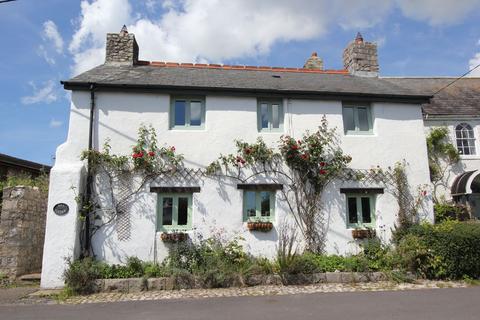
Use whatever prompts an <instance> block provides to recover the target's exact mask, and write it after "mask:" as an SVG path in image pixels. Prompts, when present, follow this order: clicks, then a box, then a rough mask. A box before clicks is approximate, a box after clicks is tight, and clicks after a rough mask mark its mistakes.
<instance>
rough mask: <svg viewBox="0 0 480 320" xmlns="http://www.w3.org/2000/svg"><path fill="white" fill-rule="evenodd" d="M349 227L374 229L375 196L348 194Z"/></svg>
mask: <svg viewBox="0 0 480 320" xmlns="http://www.w3.org/2000/svg"><path fill="white" fill-rule="evenodd" d="M346 197H347V226H348V227H349V228H366V227H373V226H374V224H375V196H373V195H363V194H362V195H356V194H347V195H346Z"/></svg>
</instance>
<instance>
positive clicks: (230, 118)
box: [42, 92, 432, 287]
mask: <svg viewBox="0 0 480 320" xmlns="http://www.w3.org/2000/svg"><path fill="white" fill-rule="evenodd" d="M205 102H206V123H205V128H204V129H203V130H170V129H169V118H168V110H169V107H170V98H169V96H168V95H164V94H141V93H137V94H133V93H128V94H126V93H106V92H99V93H97V99H96V105H97V114H96V119H97V121H96V122H95V132H96V134H95V139H96V141H95V144H96V147H97V148H98V147H100V146H101V145H102V144H103V142H104V141H105V139H107V138H109V139H110V144H111V146H112V152H113V153H120V154H127V155H128V154H131V150H132V149H131V148H132V146H133V145H134V144H135V142H136V138H137V130H138V127H139V126H140V125H141V124H142V123H143V124H152V125H153V127H154V128H155V129H156V131H157V135H158V140H159V142H160V144H162V143H165V144H167V145H174V146H175V147H176V150H177V152H178V153H180V154H183V155H184V156H185V165H186V167H205V166H206V165H208V164H209V163H210V162H212V161H213V160H215V159H217V158H218V156H219V154H220V153H223V154H226V153H231V152H233V151H234V143H233V141H234V140H235V139H243V140H245V141H250V142H253V141H254V140H255V139H256V138H257V137H258V136H261V137H263V139H264V140H265V141H266V143H267V144H268V145H270V146H272V147H275V146H276V145H277V141H278V140H279V138H280V136H281V135H282V134H290V135H293V136H294V137H298V138H300V137H301V135H302V134H303V133H304V132H305V131H306V130H311V131H314V130H316V128H317V127H318V125H319V124H320V121H321V119H322V117H323V115H326V117H327V120H328V122H329V125H330V126H332V127H336V128H337V129H338V133H339V136H340V141H341V145H342V148H343V150H344V151H345V153H347V154H350V155H351V156H352V158H353V160H352V163H351V167H352V168H358V169H369V168H372V167H376V166H377V165H378V166H380V167H382V168H386V167H390V166H393V165H394V164H395V163H396V162H397V161H401V160H402V159H405V161H406V162H407V163H408V167H407V170H408V172H407V173H408V176H409V179H410V183H411V185H412V186H418V185H423V184H428V183H429V176H428V163H427V155H426V146H425V140H424V128H423V121H422V115H421V110H420V106H419V105H414V104H394V103H374V104H372V115H373V118H374V126H373V134H372V135H369V136H366V135H361V136H345V135H344V134H343V121H342V103H341V102H340V101H319V100H316V101H315V100H299V99H284V102H283V105H284V110H285V120H284V130H283V132H275V133H259V132H258V131H257V99H256V98H255V97H231V96H228V97H227V96H207V97H206V100H205ZM89 106H90V97H89V93H88V92H73V93H72V109H71V119H70V128H69V136H68V140H67V142H66V143H65V144H64V145H62V146H61V147H59V149H58V151H57V164H56V165H55V167H54V168H53V171H52V172H53V173H54V174H53V175H52V178H51V184H55V178H58V179H63V177H62V175H66V176H67V178H70V180H71V181H73V182H74V183H76V185H81V182H80V181H81V174H80V171H79V170H80V169H79V168H80V165H81V162H80V161H79V155H80V153H81V151H82V150H84V149H86V147H87V139H88V112H89ZM57 166H58V169H57ZM69 167H71V168H72V170H71V171H68V168H69ZM57 170H58V172H60V171H61V172H62V173H61V174H60V173H59V174H58V175H55V172H57ZM64 180H65V179H64ZM157 184H159V183H158V182H157ZM194 184H195V185H199V186H200V187H201V192H200V193H195V194H194V196H193V226H194V231H192V232H191V233H192V237H197V236H199V235H200V236H202V237H204V238H205V237H209V236H211V235H219V236H221V237H225V238H229V237H233V236H242V237H243V238H244V239H245V241H244V246H245V249H246V250H248V251H249V252H251V253H253V254H256V255H262V256H267V257H272V256H273V255H274V253H275V247H276V242H277V239H278V228H279V226H280V225H281V224H282V223H283V222H284V221H285V220H288V219H289V218H290V215H289V214H288V210H287V208H286V206H285V204H284V203H283V202H281V201H280V200H279V197H277V200H276V211H275V222H274V230H272V231H271V232H268V233H261V232H249V231H247V230H246V227H245V225H244V223H243V221H242V217H243V214H242V199H243V197H242V191H240V190H237V188H236V183H235V182H234V181H228V180H226V181H220V182H219V181H218V180H214V179H209V178H208V179H204V180H202V181H197V182H195V183H194ZM352 186H355V184H352V183H350V184H349V183H339V182H337V183H335V184H334V185H331V186H330V187H329V188H328V189H327V190H326V191H325V194H324V203H325V210H326V215H327V220H326V224H327V225H328V230H329V231H328V235H327V251H328V252H329V253H339V254H348V253H352V252H355V251H356V250H358V244H357V243H356V242H355V241H353V239H352V236H351V231H350V230H348V229H347V227H346V209H345V196H344V195H342V194H340V193H339V188H340V187H352ZM65 187H66V186H65V183H64V184H63V186H62V188H63V189H61V188H57V189H56V190H53V191H52V192H51V195H50V202H56V201H57V200H58V201H60V199H62V202H68V203H72V206H73V208H72V209H75V206H74V205H73V202H71V198H72V197H73V194H72V193H71V192H68V191H66V190H65ZM148 190H149V188H148V186H147V187H145V189H144V191H145V192H142V193H141V194H140V195H139V197H138V198H137V199H136V201H135V203H133V204H132V205H131V207H130V210H129V211H130V216H129V217H127V220H128V221H127V222H126V223H124V225H126V226H127V229H128V230H127V231H125V227H122V228H118V226H116V225H115V223H113V224H109V225H108V226H106V227H104V228H102V229H101V230H100V231H98V232H97V234H96V235H95V237H94V239H93V249H94V252H95V254H96V255H97V257H98V258H100V259H103V260H105V261H107V262H108V263H121V262H125V260H126V258H127V257H128V256H137V257H139V258H140V259H142V260H161V259H162V258H163V257H165V256H166V254H167V253H168V248H166V247H165V245H164V244H163V243H162V242H161V241H160V240H159V234H156V232H155V223H156V204H157V195H156V194H154V193H150V192H149V191H148ZM52 206H53V203H49V213H48V219H49V221H50V219H51V220H52V221H55V223H60V222H59V221H60V220H59V217H57V216H55V215H54V214H53V213H52V212H51V207H52ZM397 209H398V208H397V204H396V200H395V198H394V197H393V196H392V195H391V194H389V193H385V194H382V195H378V198H377V205H376V215H377V217H376V225H377V233H378V234H379V235H380V237H381V238H383V239H385V240H387V239H389V238H390V235H391V228H392V227H393V224H394V222H395V221H396V216H395V215H396V212H397ZM74 212H75V211H72V215H71V216H70V217H69V218H66V219H65V223H69V224H71V226H70V227H69V228H70V230H73V229H75V228H76V227H75V226H74V223H73V221H72V217H74V216H75V214H74ZM422 215H423V217H425V218H427V219H430V220H431V219H432V210H431V206H430V204H429V203H428V205H427V207H426V208H424V211H423V212H422ZM62 218H65V217H62ZM67 220H68V221H67ZM49 221H47V241H46V247H47V246H48V243H49V238H52V239H53V238H56V237H58V233H59V232H58V231H55V229H53V230H49V225H48V223H49ZM52 224H53V222H52ZM120 230H121V231H120ZM50 231H51V232H50ZM119 233H122V234H119ZM120 238H121V239H122V240H119V239H120ZM65 241H66V243H65V245H69V244H72V246H74V245H73V244H74V243H75V241H73V239H65ZM71 252H74V250H71ZM49 254H51V255H56V256H55V258H56V259H57V260H58V253H57V252H55V251H53V250H52V251H51V252H50V253H49ZM44 261H45V260H44ZM55 272H57V273H58V270H56V271H55ZM53 273H54V272H53ZM56 279H57V280H52V278H50V277H49V278H48V279H47V278H45V281H43V279H42V286H44V287H47V286H52V285H53V284H54V283H55V284H56V285H58V284H59V280H58V279H59V278H58V277H57V278H56Z"/></svg>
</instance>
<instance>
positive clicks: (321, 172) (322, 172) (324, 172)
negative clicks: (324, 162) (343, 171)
mask: <svg viewBox="0 0 480 320" xmlns="http://www.w3.org/2000/svg"><path fill="white" fill-rule="evenodd" d="M319 172H320V174H326V173H327V170H323V169H321V170H320V171H319Z"/></svg>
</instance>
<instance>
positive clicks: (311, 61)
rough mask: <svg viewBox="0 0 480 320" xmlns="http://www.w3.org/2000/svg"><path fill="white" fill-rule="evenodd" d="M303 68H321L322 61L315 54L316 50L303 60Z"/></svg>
mask: <svg viewBox="0 0 480 320" xmlns="http://www.w3.org/2000/svg"><path fill="white" fill-rule="evenodd" d="M303 69H310V70H323V61H322V59H320V58H319V57H318V56H317V53H316V52H313V53H312V56H311V57H310V58H308V60H307V61H306V62H305V65H304V66H303Z"/></svg>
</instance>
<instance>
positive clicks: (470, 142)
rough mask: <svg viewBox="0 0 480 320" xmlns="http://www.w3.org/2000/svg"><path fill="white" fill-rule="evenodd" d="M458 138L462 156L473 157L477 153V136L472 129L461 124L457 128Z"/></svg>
mask: <svg viewBox="0 0 480 320" xmlns="http://www.w3.org/2000/svg"><path fill="white" fill-rule="evenodd" d="M455 136H456V138H457V149H458V152H459V153H460V154H463V155H472V154H476V151H475V136H474V135H473V129H472V127H471V126H470V125H469V124H467V123H460V124H459V125H458V126H457V127H456V128H455Z"/></svg>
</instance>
